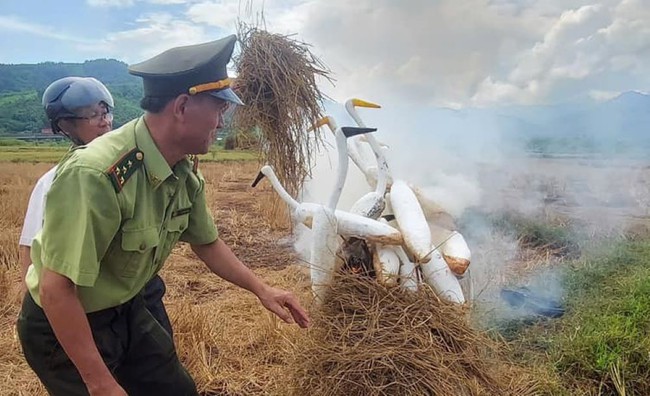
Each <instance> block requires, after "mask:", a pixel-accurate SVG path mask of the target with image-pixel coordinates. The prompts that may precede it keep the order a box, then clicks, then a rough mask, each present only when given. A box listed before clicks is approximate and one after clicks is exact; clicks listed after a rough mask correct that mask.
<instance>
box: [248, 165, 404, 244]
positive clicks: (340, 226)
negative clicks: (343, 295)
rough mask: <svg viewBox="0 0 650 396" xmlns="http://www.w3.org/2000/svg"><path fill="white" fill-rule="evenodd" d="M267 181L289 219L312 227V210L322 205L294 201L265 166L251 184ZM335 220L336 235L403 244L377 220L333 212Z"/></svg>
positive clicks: (394, 232) (389, 228) (395, 233)
mask: <svg viewBox="0 0 650 396" xmlns="http://www.w3.org/2000/svg"><path fill="white" fill-rule="evenodd" d="M265 176H266V177H267V178H268V179H269V182H270V183H271V185H272V186H273V189H274V190H275V191H276V192H277V193H278V195H279V196H280V198H281V199H282V200H283V201H284V202H285V203H286V204H287V205H288V206H289V208H290V211H291V217H292V218H293V219H294V220H295V221H297V222H300V223H303V224H305V225H306V226H307V227H311V226H312V221H313V213H314V210H315V209H316V208H318V207H320V206H322V205H320V204H316V203H310V202H298V201H296V200H295V199H294V198H293V197H292V196H291V195H289V193H288V192H287V190H285V189H284V187H283V186H282V184H281V183H280V180H279V179H278V178H277V176H276V175H275V172H273V168H271V167H270V166H268V165H265V166H263V167H262V169H261V170H260V173H259V174H258V175H257V178H256V179H255V181H254V182H253V187H255V186H256V185H257V184H258V183H259V182H260V181H261V180H262V178H264V177H265ZM334 215H335V216H336V220H337V230H336V232H337V234H339V235H341V236H344V237H356V238H361V239H364V240H366V241H369V242H378V243H382V244H384V245H400V244H402V242H403V238H402V234H401V233H400V232H399V231H398V230H397V229H396V228H394V227H391V226H390V225H388V224H383V223H381V222H379V221H377V220H373V219H369V218H367V217H363V216H359V215H355V214H352V213H349V212H345V211H342V210H335V211H334Z"/></svg>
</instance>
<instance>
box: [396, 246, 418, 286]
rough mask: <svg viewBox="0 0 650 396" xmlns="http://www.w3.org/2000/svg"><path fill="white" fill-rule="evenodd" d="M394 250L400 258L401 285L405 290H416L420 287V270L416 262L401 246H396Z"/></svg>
mask: <svg viewBox="0 0 650 396" xmlns="http://www.w3.org/2000/svg"><path fill="white" fill-rule="evenodd" d="M394 252H395V254H396V255H397V257H398V258H399V261H400V264H401V265H400V267H399V282H400V283H399V285H400V287H401V288H402V289H404V290H409V291H416V290H417V289H418V271H417V267H416V265H415V263H414V262H413V261H411V259H409V258H408V256H407V255H406V252H404V249H402V247H401V246H395V247H394Z"/></svg>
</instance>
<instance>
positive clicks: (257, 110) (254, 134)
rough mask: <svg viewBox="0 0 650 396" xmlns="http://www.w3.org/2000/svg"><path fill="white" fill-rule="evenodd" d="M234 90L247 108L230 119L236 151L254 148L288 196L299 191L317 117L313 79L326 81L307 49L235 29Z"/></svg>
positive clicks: (294, 42)
mask: <svg viewBox="0 0 650 396" xmlns="http://www.w3.org/2000/svg"><path fill="white" fill-rule="evenodd" d="M238 30H239V32H238V36H239V44H240V49H241V51H240V53H239V55H238V56H236V57H235V59H234V62H235V66H236V68H237V79H236V82H235V87H234V88H235V90H236V91H237V94H238V95H239V96H240V97H241V99H242V100H243V101H244V103H246V106H239V107H238V108H237V109H236V111H235V113H234V115H233V120H232V126H233V128H234V130H235V131H236V136H237V138H238V145H239V146H251V145H254V146H256V147H258V148H259V149H260V153H261V156H262V159H263V160H265V161H266V162H268V163H269V164H271V165H273V167H274V168H275V171H276V173H277V174H278V177H279V178H280V181H282V183H283V184H284V186H285V188H286V189H287V191H289V193H290V194H292V195H294V196H295V194H296V193H298V192H299V191H300V187H301V186H302V183H303V180H304V179H305V177H306V176H308V175H309V166H310V161H311V156H312V151H313V148H314V145H313V144H310V136H309V135H308V132H307V130H308V129H309V128H310V127H311V126H312V125H313V124H314V122H316V120H318V119H319V118H320V117H321V111H322V110H321V106H322V101H323V95H322V94H321V92H320V90H319V89H318V87H317V85H316V81H317V77H318V76H320V77H323V78H325V79H329V76H328V73H329V72H328V71H327V69H326V68H325V66H324V65H323V63H322V62H321V61H320V60H319V59H318V58H317V57H316V56H314V55H313V54H312V53H311V51H310V50H309V47H308V45H307V44H305V43H302V42H299V41H297V40H294V39H292V38H290V37H289V36H283V35H279V34H272V33H269V32H267V31H265V30H262V29H258V28H256V27H251V26H249V25H246V24H244V23H241V24H240V25H239V29H238Z"/></svg>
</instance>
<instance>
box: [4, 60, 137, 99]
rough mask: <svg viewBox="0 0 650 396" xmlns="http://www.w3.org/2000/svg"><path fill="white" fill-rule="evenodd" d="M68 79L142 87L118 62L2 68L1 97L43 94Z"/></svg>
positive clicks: (96, 61) (123, 64) (51, 63)
mask: <svg viewBox="0 0 650 396" xmlns="http://www.w3.org/2000/svg"><path fill="white" fill-rule="evenodd" d="M67 76H82V77H95V78H97V79H99V80H101V81H102V82H103V83H104V84H106V85H139V84H140V81H139V79H138V78H137V77H135V76H132V75H130V74H129V73H128V72H127V65H126V63H124V62H120V61H118V60H115V59H95V60H89V61H86V62H84V63H54V62H45V63H38V64H21V65H5V64H0V94H2V93H7V92H22V91H29V90H36V91H38V92H42V91H44V90H45V88H46V87H47V86H48V85H49V84H50V83H51V82H52V81H54V80H58V79H59V78H62V77H67Z"/></svg>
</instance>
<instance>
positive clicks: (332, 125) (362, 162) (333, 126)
mask: <svg viewBox="0 0 650 396" xmlns="http://www.w3.org/2000/svg"><path fill="white" fill-rule="evenodd" d="M324 125H327V126H328V127H329V129H330V131H332V133H333V134H334V135H336V131H337V129H338V123H337V122H336V120H335V119H334V117H333V116H331V115H328V116H325V117H323V118H321V119H320V120H318V121H317V122H316V124H315V125H314V127H313V128H311V129H317V128H320V127H322V126H324ZM346 143H347V142H346ZM339 152H340V151H339ZM347 154H348V156H349V157H350V159H351V160H352V162H353V163H354V164H355V165H356V166H357V168H359V170H360V171H361V173H363V175H364V177H365V178H366V182H367V183H368V185H371V186H373V188H374V186H375V185H376V184H377V175H376V171H375V174H368V173H367V170H368V169H371V168H375V169H376V167H375V166H373V165H372V164H371V162H369V161H368V160H366V159H365V158H364V157H363V156H362V155H361V153H360V151H359V150H358V148H357V146H356V145H348V146H347Z"/></svg>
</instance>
